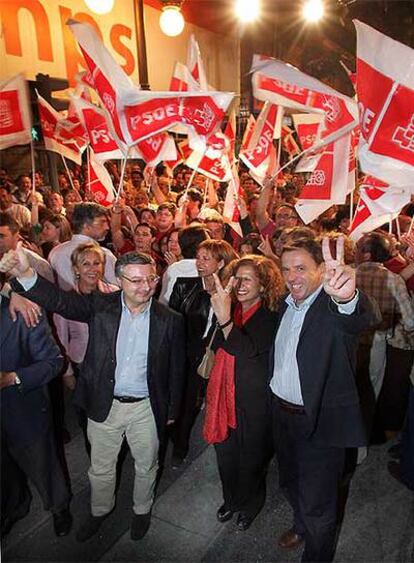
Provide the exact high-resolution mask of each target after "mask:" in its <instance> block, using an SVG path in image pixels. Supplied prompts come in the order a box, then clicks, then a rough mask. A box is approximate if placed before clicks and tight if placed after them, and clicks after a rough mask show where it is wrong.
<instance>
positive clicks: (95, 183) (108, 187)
mask: <svg viewBox="0 0 414 563" xmlns="http://www.w3.org/2000/svg"><path fill="white" fill-rule="evenodd" d="M89 174H90V177H89V191H90V192H91V194H92V195H93V198H94V200H95V201H96V202H97V203H100V204H101V205H103V206H105V207H109V206H110V205H111V204H112V202H113V200H114V186H113V184H112V179H111V176H110V175H109V172H108V170H107V169H106V168H105V166H104V165H103V164H102V163H101V162H99V160H96V158H95V155H94V153H93V151H92V150H91V151H90V158H89Z"/></svg>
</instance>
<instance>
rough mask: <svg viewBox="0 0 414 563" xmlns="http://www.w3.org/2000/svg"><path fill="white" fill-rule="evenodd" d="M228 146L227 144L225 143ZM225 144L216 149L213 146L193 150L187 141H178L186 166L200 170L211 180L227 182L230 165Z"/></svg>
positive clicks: (229, 176)
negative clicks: (221, 147)
mask: <svg viewBox="0 0 414 563" xmlns="http://www.w3.org/2000/svg"><path fill="white" fill-rule="evenodd" d="M227 146H228V145H227ZM227 146H226V147H224V148H223V149H221V150H220V149H217V148H215V147H214V146H211V145H210V147H208V148H207V150H204V151H203V150H193V149H191V147H190V146H189V144H188V142H187V141H183V142H182V143H180V151H181V153H182V155H183V157H184V162H185V164H186V166H188V167H189V168H192V169H193V170H196V171H197V172H200V174H203V175H204V176H206V177H207V178H210V179H211V180H216V181H217V182H227V181H229V180H230V178H231V166H230V161H229V156H228V152H227Z"/></svg>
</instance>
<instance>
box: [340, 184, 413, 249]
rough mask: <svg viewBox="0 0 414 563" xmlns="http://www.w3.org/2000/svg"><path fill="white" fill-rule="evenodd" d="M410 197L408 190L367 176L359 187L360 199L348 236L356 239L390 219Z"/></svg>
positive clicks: (395, 215) (393, 217) (397, 213)
mask: <svg viewBox="0 0 414 563" xmlns="http://www.w3.org/2000/svg"><path fill="white" fill-rule="evenodd" d="M410 198H411V194H410V192H409V190H405V189H404V188H395V187H393V186H390V185H389V184H387V183H386V182H383V181H381V180H378V178H374V177H372V176H367V177H366V178H365V180H364V183H363V184H362V185H361V187H360V199H359V202H358V206H357V208H356V211H355V214H354V218H353V220H352V224H351V228H350V233H349V236H350V237H351V238H352V239H353V240H358V239H359V238H360V237H361V236H362V235H363V234H365V233H369V232H370V231H373V230H375V229H377V228H378V227H381V225H384V224H385V223H388V222H389V221H392V220H393V219H395V218H396V217H398V215H399V213H400V211H401V209H402V208H403V207H404V206H405V205H406V204H407V203H409V202H410Z"/></svg>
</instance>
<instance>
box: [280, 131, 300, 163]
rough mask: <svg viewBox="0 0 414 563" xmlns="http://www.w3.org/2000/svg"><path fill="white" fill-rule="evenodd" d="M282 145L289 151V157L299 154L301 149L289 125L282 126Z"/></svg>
mask: <svg viewBox="0 0 414 563" xmlns="http://www.w3.org/2000/svg"><path fill="white" fill-rule="evenodd" d="M282 147H283V149H284V150H285V151H286V152H287V153H288V155H289V158H293V157H294V156H296V155H298V154H299V153H300V152H301V150H300V148H299V146H298V144H297V142H296V140H295V138H294V137H293V131H292V129H290V127H288V126H287V125H283V126H282Z"/></svg>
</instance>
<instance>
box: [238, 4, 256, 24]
mask: <svg viewBox="0 0 414 563" xmlns="http://www.w3.org/2000/svg"><path fill="white" fill-rule="evenodd" d="M234 9H235V11H236V15H237V17H238V18H239V20H240V21H241V22H242V23H251V22H253V21H255V20H256V19H257V18H258V17H259V13H260V2H259V0H236V4H235V6H234Z"/></svg>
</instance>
